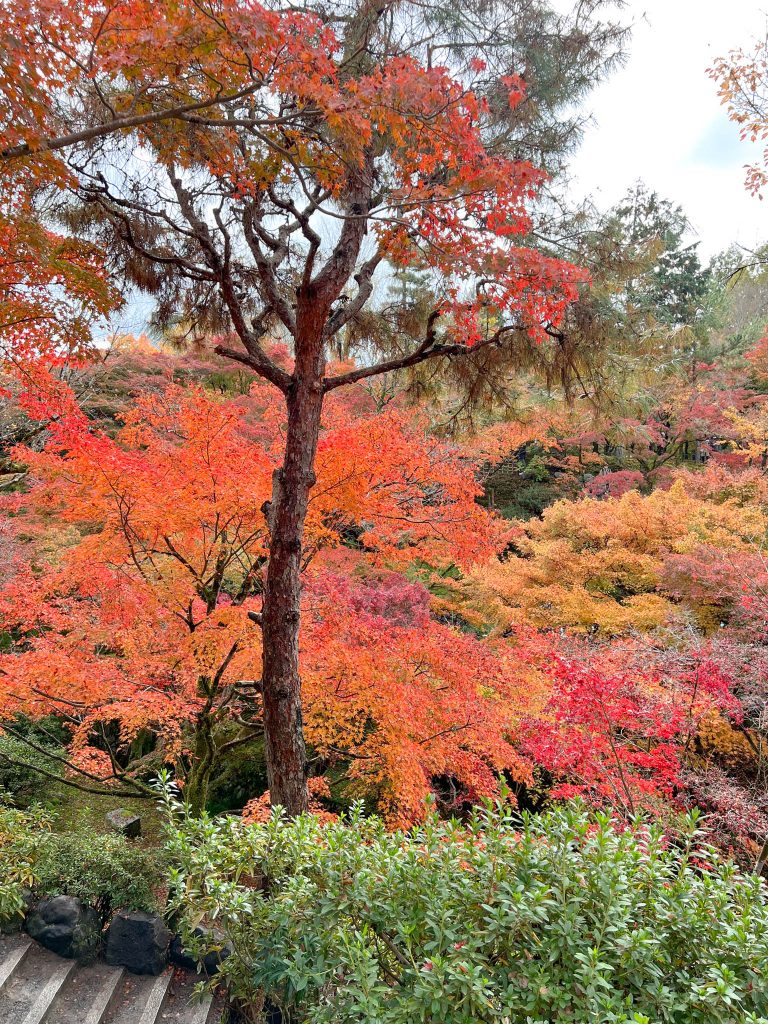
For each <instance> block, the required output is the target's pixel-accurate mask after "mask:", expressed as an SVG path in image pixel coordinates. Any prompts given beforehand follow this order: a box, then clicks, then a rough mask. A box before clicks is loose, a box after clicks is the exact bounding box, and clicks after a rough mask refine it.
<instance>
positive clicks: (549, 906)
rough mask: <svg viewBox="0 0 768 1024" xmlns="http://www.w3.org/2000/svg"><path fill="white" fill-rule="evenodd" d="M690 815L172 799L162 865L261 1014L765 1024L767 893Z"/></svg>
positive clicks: (348, 1019)
mask: <svg viewBox="0 0 768 1024" xmlns="http://www.w3.org/2000/svg"><path fill="white" fill-rule="evenodd" d="M169 799H170V798H169ZM179 811H180V809H179V807H178V805H177V806H176V813H177V814H178V813H179ZM687 827H688V828H689V829H690V833H689V834H687V835H686V836H685V837H683V839H682V840H679V842H678V843H677V844H670V843H669V841H668V840H667V839H666V837H665V836H664V835H663V833H662V831H661V830H660V829H659V828H658V827H656V826H655V825H647V824H644V823H641V822H638V823H636V824H635V825H633V826H631V827H626V826H622V825H620V824H618V823H617V822H615V821H613V820H612V819H611V818H610V817H609V816H608V815H590V813H589V812H588V811H586V810H585V809H583V808H582V807H581V806H579V805H572V806H568V807H565V808H560V809H557V810H555V811H552V812H550V813H547V814H545V815H541V816H539V817H533V816H524V817H523V818H522V820H521V819H520V818H519V817H516V816H515V815H514V814H513V813H512V812H511V811H509V810H507V809H505V808H503V807H502V808H498V809H494V810H486V811H483V812H479V813H478V814H477V815H476V817H475V818H474V819H473V820H472V821H471V822H470V823H469V824H468V825H465V824H459V823H456V822H441V821H439V820H437V819H436V818H432V819H431V820H429V821H428V822H427V823H426V824H425V825H424V826H423V827H420V828H417V829H415V830H413V831H410V832H392V833H388V832H387V831H386V830H385V828H384V827H383V825H382V824H381V822H380V821H378V820H376V819H366V818H364V817H363V815H362V813H361V812H359V810H357V809H355V810H354V811H353V813H352V815H351V817H350V819H349V821H348V822H346V823H343V822H339V823H337V824H331V825H328V826H325V827H323V826H321V825H319V824H318V823H317V821H316V820H315V819H313V818H311V817H307V816H305V817H301V818H299V819H297V820H295V821H286V820H283V819H281V818H280V817H277V816H275V817H273V818H272V820H271V821H269V822H268V823H266V824H264V825H259V826H245V825H243V824H242V822H239V821H237V820H235V819H231V818H230V819H222V820H211V819H206V818H203V819H201V820H198V821H194V820H192V819H190V818H189V817H185V816H184V815H183V814H181V816H180V817H179V818H178V819H177V823H176V826H175V828H174V830H173V831H172V832H171V836H170V842H169V845H170V853H171V855H172V858H173V862H174V864H175V867H174V869H173V873H172V883H171V884H172V890H173V891H174V893H175V895H174V903H175V906H176V907H177V908H178V910H179V911H182V912H184V913H185V914H186V917H187V920H188V923H189V925H190V926H194V925H195V924H197V923H199V922H201V921H202V922H203V923H206V922H207V923H209V924H212V923H216V925H217V926H219V927H222V928H223V929H224V930H225V931H226V932H227V933H228V934H229V937H230V939H231V941H232V943H233V946H234V953H233V955H232V956H231V957H230V958H229V959H228V960H227V961H226V962H225V965H224V967H223V975H224V977H225V978H226V980H227V983H228V984H229V986H230V989H231V991H232V993H233V994H234V995H235V996H236V997H237V998H239V999H240V1000H241V1002H242V1003H243V1005H245V1006H246V1007H250V1012H251V1013H252V1016H253V1019H258V1008H259V1006H261V1003H262V999H263V996H264V995H266V996H267V997H268V998H269V999H270V1000H272V1001H273V1002H274V1003H276V1004H278V1005H279V1006H280V1007H281V1008H282V1009H283V1011H284V1012H285V1013H287V1014H289V1015H290V1019H291V1020H292V1021H303V1022H311V1024H331V1022H333V1024H353V1022H354V1024H367V1022H376V1024H412V1022H422V1024H426V1022H433V1024H486V1022H487V1024H491V1022H493V1024H549V1022H552V1021H558V1022H565V1021H569V1022H587V1021H588V1022H591V1024H592V1022H594V1024H603V1022H606V1024H607V1022H612V1024H614V1022H615V1024H618V1022H635V1024H643V1022H645V1024H649V1022H654V1024H656V1022H673V1024H746V1022H751V1024H757V1022H761V1024H765V1022H767V1021H768V976H767V974H768V893H767V891H766V888H765V886H764V884H763V883H762V882H761V881H760V880H759V879H757V878H755V877H745V876H742V875H740V874H739V873H738V871H737V870H736V869H735V868H734V866H733V865H732V864H730V863H726V862H722V861H719V860H718V859H717V857H716V854H715V853H714V851H712V850H711V849H709V848H699V844H700V840H701V837H700V836H698V835H697V834H696V831H695V820H694V819H691V820H690V821H689V823H688V826H687ZM262 876H263V877H265V878H266V879H267V882H266V884H264V885H263V886H262V885H260V884H259V879H260V877H262Z"/></svg>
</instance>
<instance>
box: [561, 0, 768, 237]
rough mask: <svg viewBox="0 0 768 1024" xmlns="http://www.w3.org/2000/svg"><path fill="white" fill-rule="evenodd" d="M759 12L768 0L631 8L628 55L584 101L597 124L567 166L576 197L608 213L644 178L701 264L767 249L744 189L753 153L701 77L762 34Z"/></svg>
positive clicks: (762, 214)
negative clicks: (731, 247) (739, 249)
mask: <svg viewBox="0 0 768 1024" xmlns="http://www.w3.org/2000/svg"><path fill="white" fill-rule="evenodd" d="M558 6H565V7H570V6H571V5H570V4H568V3H566V2H565V0H563V2H562V4H560V3H559V4H558ZM766 10H768V0H629V3H628V4H627V9H626V11H625V17H628V18H629V19H631V20H632V22H633V23H634V26H635V27H634V32H633V37H632V40H631V42H630V57H629V60H628V62H627V65H626V66H625V67H624V68H623V69H622V70H620V71H618V72H616V73H615V74H614V75H613V76H612V77H611V78H610V79H609V80H608V81H607V82H606V83H605V84H604V85H602V86H601V87H600V88H599V89H597V90H596V91H595V92H594V93H593V94H592V96H591V97H590V99H589V100H588V105H589V106H590V108H591V109H592V111H593V113H594V118H595V124H594V126H592V127H591V128H589V129H588V130H587V134H586V137H585V139H584V143H583V145H582V147H581V150H580V151H579V153H578V154H577V156H576V158H575V161H574V163H573V165H572V166H573V171H574V173H575V175H576V179H577V188H578V189H579V191H583V192H589V193H592V194H593V195H594V196H595V198H596V199H597V200H598V205H600V206H601V207H608V206H610V205H612V204H613V203H614V202H615V201H616V200H617V199H619V198H620V197H621V196H622V195H623V194H624V193H625V192H626V191H627V189H628V187H629V186H630V185H631V184H632V183H633V182H634V181H635V180H636V179H637V178H641V179H642V180H643V181H645V182H646V184H648V185H649V186H650V187H651V188H653V189H655V190H656V191H657V192H659V193H660V194H661V195H663V196H664V197H668V198H670V199H674V200H676V201H677V202H679V203H680V204H681V205H682V206H683V208H684V209H685V211H686V213H687V214H688V217H689V219H690V221H691V223H692V225H693V227H694V229H695V231H696V233H697V235H698V238H699V240H700V251H701V253H702V256H705V257H708V256H710V255H712V254H713V253H715V252H718V251H719V250H720V249H723V248H725V247H726V246H727V245H728V244H729V243H730V242H732V241H737V242H741V243H742V244H744V245H747V246H751V247H754V246H755V245H756V244H758V243H760V242H766V241H768V197H766V198H765V199H764V200H763V201H762V202H761V201H760V200H758V199H755V198H752V197H751V196H750V195H748V194H747V193H746V191H745V190H744V187H743V182H744V170H743V167H744V164H745V163H747V162H749V161H750V159H751V158H752V154H754V152H755V149H756V148H757V147H751V146H750V145H748V144H747V143H742V142H741V141H740V139H739V135H738V129H737V128H736V127H735V126H734V125H733V124H731V122H730V121H729V120H728V118H727V116H726V113H725V110H724V108H723V107H721V106H720V105H719V99H718V97H717V89H716V86H715V83H714V82H712V81H711V79H709V78H708V77H707V74H706V69H707V68H708V67H709V66H710V64H711V62H712V60H713V58H714V57H716V56H720V55H724V54H726V53H727V52H728V50H730V49H733V48H735V47H737V46H746V45H747V44H749V43H750V42H751V41H752V40H753V39H756V38H757V37H759V36H760V35H762V34H763V32H764V31H765V27H766Z"/></svg>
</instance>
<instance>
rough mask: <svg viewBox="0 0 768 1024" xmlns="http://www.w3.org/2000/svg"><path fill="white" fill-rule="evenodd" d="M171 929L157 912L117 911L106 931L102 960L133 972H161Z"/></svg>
mask: <svg viewBox="0 0 768 1024" xmlns="http://www.w3.org/2000/svg"><path fill="white" fill-rule="evenodd" d="M172 938H173V932H171V930H170V928H168V927H166V924H165V921H163V919H162V917H159V916H158V915H157V914H145V913H143V912H141V911H129V910H120V911H118V913H116V914H115V916H114V917H113V918H112V923H111V924H110V926H109V929H108V930H107V949H106V954H105V957H104V958H105V960H106V961H107V963H108V964H112V965H113V966H114V967H125V969H126V970H127V971H130V972H131V973H132V974H161V973H162V972H163V970H164V969H165V966H166V964H167V963H168V949H169V947H170V944H171V939H172Z"/></svg>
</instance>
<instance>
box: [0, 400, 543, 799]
mask: <svg viewBox="0 0 768 1024" xmlns="http://www.w3.org/2000/svg"><path fill="white" fill-rule="evenodd" d="M272 394H273V393H272V391H271V389H268V388H266V387H265V386H264V385H262V384H259V383H257V384H256V385H254V387H253V389H252V392H251V394H250V395H249V396H248V397H247V398H245V399H243V400H239V401H238V400H217V399H216V398H213V397H211V395H210V394H208V393H206V392H203V391H202V390H200V389H198V388H189V389H182V388H180V387H178V386H176V385H169V386H168V387H167V388H166V389H165V390H164V391H162V392H160V393H158V394H146V395H143V396H141V397H139V398H138V399H137V401H136V404H135V407H134V408H132V409H131V410H130V411H129V413H128V414H127V415H126V417H125V423H124V426H123V428H122V429H121V430H120V432H119V434H118V435H117V437H115V438H111V437H108V436H107V435H105V434H103V433H101V432H99V431H96V430H94V429H93V427H92V425H91V424H90V423H89V422H88V421H87V420H86V418H85V417H84V416H83V415H82V414H81V413H80V412H79V411H78V410H77V408H76V406H75V405H74V404H73V402H72V399H71V396H69V395H67V393H66V389H65V388H64V387H63V386H61V385H58V387H57V391H56V392H55V393H53V394H49V396H48V399H47V402H46V403H45V404H46V410H47V413H48V415H51V413H52V412H53V411H54V409H53V407H54V406H56V408H57V409H58V414H57V416H56V419H55V422H54V423H53V424H52V426H51V431H52V438H51V442H50V443H49V445H48V446H47V448H46V449H45V450H43V451H42V452H32V451H26V450H25V451H24V452H21V453H19V455H20V457H23V458H24V460H25V461H26V462H27V463H28V465H29V467H30V472H31V474H32V475H33V476H34V478H35V480H36V483H35V485H34V487H33V489H32V490H31V492H30V494H28V495H16V496H14V497H11V498H8V499H6V508H7V510H8V511H10V512H15V513H16V514H17V515H18V520H17V521H18V523H19V525H20V527H22V528H23V530H24V531H25V532H28V531H29V530H30V529H31V528H32V526H34V529H35V532H36V534H37V536H36V539H35V543H30V544H28V545H27V557H26V559H25V560H24V561H23V562H22V564H21V565H20V566H18V567H17V571H16V573H15V575H14V577H13V580H12V582H11V583H10V584H9V585H8V586H7V587H6V588H5V589H4V591H3V592H2V594H0V610H1V612H2V617H3V620H4V621H6V622H8V623H9V624H12V625H13V626H14V628H15V629H16V631H17V632H18V634H19V635H20V636H22V637H23V643H22V644H21V646H20V648H19V650H17V651H14V652H12V653H10V654H8V655H5V656H3V658H2V666H1V668H2V671H3V673H4V683H5V685H4V689H3V695H2V700H1V701H0V713H2V714H3V715H4V716H5V717H6V718H10V717H11V716H13V715H15V714H17V713H19V712H23V713H25V714H29V715H32V716H40V715H45V714H47V713H50V712H51V711H58V712H61V711H66V713H67V714H69V715H71V717H72V719H73V722H74V723H75V725H76V728H75V734H74V739H73V744H72V749H73V754H74V755H75V756H76V758H77V759H78V761H79V763H81V764H82V765H86V766H87V767H88V770H89V771H90V773H91V774H92V775H104V776H105V777H108V778H112V779H114V778H122V779H125V778H127V777H130V773H131V765H130V744H131V742H132V741H133V740H134V739H135V738H136V737H137V736H138V734H139V733H140V732H141V731H142V730H150V731H151V733H153V734H154V735H155V736H156V737H157V738H158V741H159V743H160V745H161V749H162V756H163V758H164V759H165V760H166V761H168V762H169V763H172V764H174V765H175V766H176V768H177V770H178V771H179V772H180V773H184V772H186V775H187V778H188V791H189V793H190V795H191V797H192V798H193V802H194V803H195V804H196V805H197V806H200V802H201V801H202V800H204V791H205V788H206V786H207V781H208V778H209V777H210V774H211V771H213V770H214V767H215V764H216V763H217V760H218V758H220V756H222V753H223V752H224V751H225V750H226V749H229V747H230V745H233V744H236V743H240V742H247V741H248V740H249V739H251V738H253V736H255V735H256V734H258V732H259V729H260V722H259V715H260V698H259V692H258V687H254V686H253V685H252V684H249V682H248V681H249V680H253V679H257V678H258V675H259V664H260V659H261V650H260V645H259V643H258V640H257V636H258V631H254V629H253V624H252V622H251V621H250V619H249V615H251V616H254V615H255V616H256V617H258V615H259V614H260V609H261V587H262V581H263V569H264V564H265V560H266V556H267V552H268V544H269V528H268V522H267V518H266V516H265V508H264V504H265V502H268V501H269V499H270V496H271V493H272V473H273V470H274V468H275V466H276V465H277V464H278V461H279V457H280V444H281V429H282V416H283V413H282V410H281V409H280V407H279V406H278V405H277V403H276V402H274V401H273V399H272ZM35 408H36V406H33V410H34V409H35ZM477 493H478V485H477V483H476V482H475V479H474V476H473V472H472V467H471V465H470V464H469V463H468V461H467V459H466V456H465V455H464V453H463V452H461V451H460V450H459V449H457V448H455V447H454V446H452V445H451V444H448V443H446V442H443V441H438V440H435V439H434V438H431V437H429V435H428V434H426V433H425V431H424V429H423V427H421V426H419V424H418V422H417V421H415V420H414V419H413V417H412V416H410V415H406V414H405V413H404V412H402V411H399V410H397V409H392V410H387V411H385V412H384V413H376V412H375V411H374V412H371V411H370V410H369V411H368V412H367V413H366V412H364V411H363V410H361V409H360V408H359V407H357V408H354V407H353V408H350V407H349V405H347V404H345V403H344V402H342V401H341V400H337V399H335V400H334V401H333V402H331V403H329V405H328V407H327V415H326V421H325V424H324V428H323V431H322V434H321V440H320V444H319V450H318V460H317V483H316V485H315V487H314V488H313V490H312V493H311V496H310V505H309V513H308V516H307V527H306V540H305V549H304V550H305V558H306V564H307V567H308V568H307V573H308V580H307V586H306V589H305V599H304V602H303V604H304V618H305V633H304V637H303V642H302V664H303V666H304V680H303V694H304V702H305V708H306V710H305V716H306V720H307V730H308V735H309V738H310V740H311V742H312V745H313V747H315V748H316V750H317V752H318V756H320V757H323V758H326V759H329V760H331V761H338V760H341V761H344V760H345V759H347V760H348V759H351V760H352V768H351V769H350V770H349V776H350V778H352V779H361V780H363V779H364V780H365V782H366V784H367V785H369V786H376V787H378V788H379V789H380V790H381V796H382V806H383V807H384V808H386V809H387V811H388V813H390V814H391V815H394V816H395V817H398V816H401V817H412V816H416V815H418V813H419V808H420V807H421V806H422V803H423V797H424V795H425V794H426V793H427V792H428V791H429V786H430V783H431V779H432V778H433V777H434V776H436V775H440V774H451V775H452V776H453V777H455V779H456V780H458V784H459V785H460V787H461V789H462V791H463V792H466V793H470V794H477V793H481V792H491V791H493V790H494V788H495V776H494V772H495V771H500V770H501V769H508V770H510V771H512V772H514V773H515V774H517V775H519V774H520V773H521V772H522V771H523V770H524V769H523V767H522V763H521V761H520V759H519V757H518V755H517V754H516V753H515V752H514V750H513V748H512V747H511V746H510V745H509V744H508V742H507V739H506V738H505V737H506V736H507V734H508V733H509V732H510V731H511V730H512V729H513V725H514V721H515V720H516V715H517V714H518V712H517V710H516V709H517V708H518V706H519V704H520V700H519V699H518V698H519V697H520V694H519V691H518V689H517V686H518V684H516V683H513V682H511V681H510V680H513V679H516V678H519V677H517V676H515V674H514V673H512V672H511V671H510V665H511V663H510V660H509V658H510V655H509V652H508V651H500V650H495V649H494V648H493V647H491V646H487V645H483V644H481V643H480V642H479V641H477V640H474V639H472V638H470V637H466V636H461V635H460V634H459V633H457V632H456V631H455V630H452V629H450V628H449V627H447V626H441V625H439V624H438V623H436V622H433V621H432V620H431V619H430V617H429V614H428V596H427V592H426V591H424V590H423V588H421V587H417V586H415V585H411V584H408V583H407V582H406V581H405V579H404V578H403V577H402V576H400V575H399V574H394V577H393V578H394V579H395V581H396V582H397V583H399V584H402V587H403V588H404V591H403V593H402V594H401V595H400V597H401V600H402V603H403V609H404V610H403V614H404V615H405V616H406V620H405V621H397V620H396V621H392V618H391V615H390V613H389V612H388V611H387V610H386V609H384V610H383V611H382V610H381V609H380V610H379V611H378V612H375V611H372V612H370V613H369V614H367V615H366V614H365V613H364V609H363V610H361V606H360V604H359V602H360V600H361V598H360V595H359V594H358V595H357V597H356V596H355V595H356V590H355V589H354V587H352V586H351V584H350V582H349V578H348V577H344V576H339V575H338V574H336V573H334V571H333V564H332V561H330V562H329V561H328V560H327V558H326V559H325V561H324V559H323V558H321V557H316V556H319V555H320V554H322V553H323V552H330V551H333V549H334V548H336V547H338V545H339V544H341V543H342V542H345V543H347V544H350V543H351V544H353V547H354V548H355V549H357V550H358V553H357V554H352V553H351V552H350V554H349V556H348V557H349V558H352V559H353V561H357V562H358V563H359V566H358V573H359V572H360V571H362V570H363V569H364V567H365V565H368V566H369V567H374V566H376V565H378V566H383V565H384V564H386V565H387V566H389V567H397V566H401V567H404V566H405V565H406V564H407V563H408V562H410V561H413V560H414V559H418V558H421V559H425V560H428V561H429V562H430V563H431V564H433V565H438V566H439V565H441V564H444V563H445V562H446V561H447V560H451V561H456V562H458V563H459V564H461V565H463V566H465V567H466V568H467V569H468V568H469V567H470V566H471V565H472V564H473V563H474V562H476V561H478V560H485V559H487V558H488V557H489V556H490V554H491V553H492V551H493V550H495V549H496V548H497V547H498V546H499V545H500V544H501V543H502V542H503V537H504V533H505V531H504V528H503V527H502V525H501V524H500V523H499V522H498V521H497V520H496V519H495V518H494V517H493V516H492V515H490V514H489V513H487V512H485V511H484V510H483V509H482V508H481V507H480V506H479V505H477V503H476V501H475V498H476V496H477ZM22 512H23V513H24V514H23V515H21V513H22ZM343 550H344V549H343ZM313 558H314V559H315V561H314V562H313V561H312V560H313ZM337 564H338V560H337ZM369 571H370V569H369ZM360 585H361V586H362V583H361V584H360ZM384 590H385V591H386V587H384ZM396 590H397V588H395V591H396ZM368 599H369V600H370V588H369V594H368ZM356 601H357V604H356ZM425 601H426V604H425ZM396 619H397V617H396ZM113 722H116V723H118V724H119V740H118V742H117V745H116V746H115V747H114V749H111V750H110V748H109V745H108V743H107V739H106V736H107V731H106V728H105V727H106V726H107V725H108V724H109V723H113ZM233 729H234V735H233ZM95 767H98V768H99V770H98V771H95V770H94V768H95Z"/></svg>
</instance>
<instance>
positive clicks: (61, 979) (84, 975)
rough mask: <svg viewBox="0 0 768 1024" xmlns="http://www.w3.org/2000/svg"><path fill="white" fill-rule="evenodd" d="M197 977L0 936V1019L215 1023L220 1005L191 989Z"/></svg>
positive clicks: (27, 1023) (11, 1022)
mask: <svg viewBox="0 0 768 1024" xmlns="http://www.w3.org/2000/svg"><path fill="white" fill-rule="evenodd" d="M199 980H200V979H199V976H197V975H193V974H187V973H186V972H185V971H180V970H178V969H176V970H175V969H174V968H172V967H169V968H168V969H167V970H166V971H165V972H164V973H163V974H160V975H159V976H158V977H151V976H149V975H138V974H129V973H128V972H127V971H124V970H123V969H122V968H120V967H110V966H108V965H107V964H104V963H95V964H92V965H91V966H87V967H86V966H80V965H79V964H77V963H75V961H74V960H63V959H62V958H61V957H59V956H56V954H55V953H51V952H50V951H49V950H47V949H44V948H43V947H42V946H39V945H38V944H37V943H35V942H33V941H32V939H30V938H29V936H28V935H24V934H18V935H8V936H5V935H4V936H0V1024H219V1021H221V1020H222V1014H223V1006H222V1005H221V1004H220V1002H219V1001H218V1000H212V999H211V997H210V996H206V997H205V999H204V1001H202V1002H200V1001H198V1000H196V999H195V998H194V995H193V989H194V987H195V985H196V984H197V982H198V981H199Z"/></svg>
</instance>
